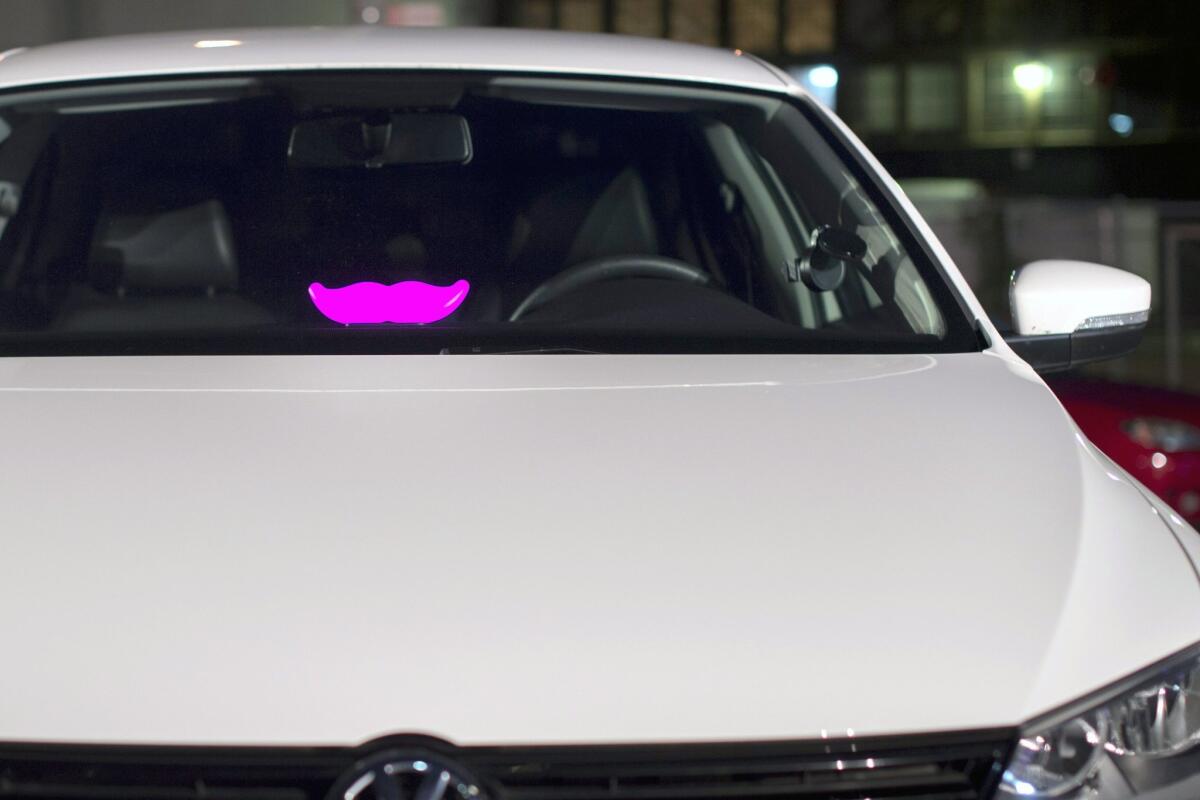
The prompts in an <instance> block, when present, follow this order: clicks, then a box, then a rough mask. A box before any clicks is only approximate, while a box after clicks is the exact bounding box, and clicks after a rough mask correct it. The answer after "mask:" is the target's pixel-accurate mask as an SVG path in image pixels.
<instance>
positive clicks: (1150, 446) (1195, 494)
mask: <svg viewBox="0 0 1200 800" xmlns="http://www.w3.org/2000/svg"><path fill="white" fill-rule="evenodd" d="M1049 383H1050V388H1051V389H1053V390H1054V392H1055V394H1057V395H1058V397H1059V399H1060V400H1062V403H1063V405H1064V406H1066V409H1067V411H1069V412H1070V413H1071V416H1072V417H1074V418H1075V422H1076V423H1078V425H1079V427H1080V428H1081V429H1082V430H1083V432H1084V433H1085V434H1086V435H1087V437H1088V438H1089V439H1091V440H1092V441H1093V442H1095V444H1096V446H1097V447H1099V448H1100V449H1101V450H1103V451H1104V452H1105V453H1107V454H1108V456H1109V458H1111V459H1112V460H1113V461H1116V462H1117V463H1118V464H1120V465H1121V466H1122V467H1124V468H1125V469H1126V470H1128V471H1129V473H1130V474H1132V475H1133V476H1134V477H1136V478H1137V479H1138V480H1140V481H1141V482H1142V483H1144V484H1145V485H1146V487H1147V488H1149V489H1150V490H1151V491H1153V492H1154V493H1156V494H1157V495H1158V496H1159V497H1161V498H1163V499H1164V500H1166V501H1167V502H1168V503H1170V504H1171V507H1172V508H1174V509H1175V510H1176V511H1178V512H1179V514H1180V515H1181V516H1183V517H1184V519H1186V520H1187V521H1188V522H1190V523H1192V524H1193V525H1195V524H1197V523H1198V522H1200V396H1196V395H1191V394H1185V393H1183V392H1174V391H1170V390H1167V389H1155V388H1151V387H1148V386H1131V385H1126V384H1119V383H1108V382H1105V381H1097V380H1085V379H1081V378H1055V379H1053V380H1051V381H1049Z"/></svg>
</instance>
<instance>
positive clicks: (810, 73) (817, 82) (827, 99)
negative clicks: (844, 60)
mask: <svg viewBox="0 0 1200 800" xmlns="http://www.w3.org/2000/svg"><path fill="white" fill-rule="evenodd" d="M789 72H790V73H791V74H792V77H793V78H795V79H796V81H797V82H798V83H799V84H800V85H801V86H803V87H804V88H805V89H807V90H808V93H809V94H811V95H812V96H813V98H814V99H815V100H817V102H819V103H821V104H822V105H825V106H828V107H829V108H831V109H834V110H836V108H837V85H838V71H837V67H835V66H833V65H832V64H813V65H811V66H807V67H792V68H791V69H790V70H789Z"/></svg>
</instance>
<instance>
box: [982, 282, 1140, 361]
mask: <svg viewBox="0 0 1200 800" xmlns="http://www.w3.org/2000/svg"><path fill="white" fill-rule="evenodd" d="M1009 302H1010V304H1011V305H1012V315H1013V327H1014V329H1015V333H1014V334H1013V335H1011V336H1008V337H1006V338H1005V341H1007V342H1008V344H1009V346H1010V347H1012V349H1013V350H1014V351H1016V353H1017V355H1019V356H1021V357H1022V358H1024V359H1025V360H1026V361H1028V362H1029V363H1030V365H1031V366H1033V367H1034V369H1036V370H1038V371H1039V372H1057V371H1060V370H1065V369H1070V368H1071V367H1074V366H1077V365H1079V364H1086V363H1088V362H1091V361H1100V360H1102V359H1106V358H1115V357H1117V356H1122V355H1125V354H1126V353H1129V352H1131V351H1132V350H1133V349H1134V348H1135V347H1137V345H1138V342H1140V341H1141V338H1142V332H1143V331H1144V330H1145V328H1146V322H1147V321H1148V320H1149V319H1150V284H1149V282H1147V281H1146V280H1145V279H1144V278H1141V277H1139V276H1137V275H1134V274H1133V273H1131V272H1125V271H1124V270H1120V269H1115V268H1113V267H1105V266H1102V265H1100V264H1089V263H1087V262H1085V261H1035V262H1033V263H1031V264H1026V265H1025V266H1024V267H1022V268H1020V269H1019V270H1017V271H1016V272H1015V273H1013V279H1012V284H1011V285H1010V287H1009Z"/></svg>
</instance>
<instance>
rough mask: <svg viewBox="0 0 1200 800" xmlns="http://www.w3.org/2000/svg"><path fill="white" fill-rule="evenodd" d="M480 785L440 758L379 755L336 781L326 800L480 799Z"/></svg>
mask: <svg viewBox="0 0 1200 800" xmlns="http://www.w3.org/2000/svg"><path fill="white" fill-rule="evenodd" d="M483 797H484V795H483V790H482V789H481V788H480V786H479V782H478V781H477V780H475V778H474V777H472V776H471V774H470V773H469V772H467V771H466V770H465V769H463V768H462V767H460V766H458V765H457V764H454V763H452V762H450V761H447V760H445V759H443V758H441V757H440V756H436V755H433V754H424V753H417V754H414V753H412V752H403V751H398V750H393V751H388V752H385V753H379V754H378V755H375V756H372V757H371V758H368V759H366V760H365V761H360V762H358V763H357V764H355V765H354V768H353V769H351V770H350V771H349V772H347V773H346V774H345V775H343V776H342V777H341V778H339V779H338V781H337V783H335V784H334V785H333V788H331V789H330V790H329V796H328V798H327V800H483Z"/></svg>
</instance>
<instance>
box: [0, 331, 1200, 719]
mask: <svg viewBox="0 0 1200 800" xmlns="http://www.w3.org/2000/svg"><path fill="white" fill-rule="evenodd" d="M0 419H4V420H10V421H17V420H19V421H20V424H11V425H8V426H6V431H5V438H6V445H5V452H6V453H7V454H9V456H8V457H7V458H4V459H0V487H3V494H4V503H3V505H4V514H5V519H6V520H9V521H10V524H9V526H8V528H7V531H6V535H5V559H4V567H3V580H0V630H2V631H3V633H4V643H5V652H6V653H7V654H9V655H10V657H7V658H5V659H2V660H0V686H4V687H9V688H6V689H5V690H4V691H3V692H0V739H37V740H60V741H67V740H69V741H129V742H133V741H140V742H243V743H289V742H304V743H347V742H357V741H361V740H364V739H368V738H370V737H373V736H376V735H379V734H384V733H388V732H396V731H421V732H427V733H431V734H435V735H438V736H443V737H446V738H448V739H450V740H453V741H456V742H464V743H466V742H472V743H478V742H598V741H625V742H634V741H664V740H671V741H673V740H714V739H719V740H734V739H758V738H786V737H807V736H814V735H819V733H820V731H821V730H823V729H824V730H827V731H832V732H835V733H844V731H845V730H846V729H850V728H852V729H853V730H854V731H856V732H858V733H860V734H862V733H878V732H890V731H915V730H936V729H949V728H969V727H976V726H990V725H1010V724H1015V723H1017V722H1019V721H1020V720H1022V719H1024V718H1026V717H1029V716H1031V715H1033V714H1036V713H1039V712H1041V711H1044V710H1046V709H1048V708H1050V707H1053V706H1056V705H1058V704H1060V703H1063V702H1065V701H1069V700H1071V699H1072V698H1074V697H1076V696H1078V695H1080V694H1082V693H1084V692H1086V691H1088V690H1090V689H1094V688H1097V687H1099V686H1101V685H1103V684H1106V683H1107V682H1109V681H1112V680H1113V679H1115V678H1118V677H1120V676H1122V675H1124V674H1126V673H1129V672H1131V671H1133V670H1136V669H1137V668H1139V667H1141V666H1143V665H1145V664H1147V663H1149V662H1152V661H1154V660H1156V659H1158V658H1160V657H1162V656H1164V655H1166V654H1168V653H1171V652H1172V651H1174V650H1176V649H1179V648H1182V647H1184V646H1186V645H1188V644H1191V643H1192V642H1194V641H1196V640H1200V605H1198V603H1197V601H1198V600H1200V584H1198V583H1197V580H1196V577H1195V575H1194V574H1193V572H1192V568H1191V566H1190V565H1189V563H1188V561H1187V559H1186V558H1185V557H1184V556H1183V554H1182V552H1181V550H1180V548H1179V546H1178V544H1177V543H1176V542H1175V540H1174V539H1173V537H1172V536H1171V534H1170V532H1169V531H1168V529H1167V528H1166V527H1164V525H1163V524H1162V521H1161V519H1159V518H1158V517H1157V516H1156V515H1155V514H1153V513H1152V510H1151V506H1150V505H1149V504H1147V503H1146V501H1145V500H1144V499H1143V498H1142V497H1141V496H1140V494H1139V493H1138V491H1137V490H1136V489H1135V487H1134V486H1133V485H1132V484H1131V483H1130V482H1129V481H1128V480H1127V479H1125V478H1124V477H1123V476H1121V475H1120V474H1117V473H1112V474H1111V475H1110V470H1108V469H1106V465H1105V464H1104V463H1102V461H1100V460H1099V459H1097V458H1095V457H1094V455H1093V454H1092V453H1091V452H1090V450H1089V448H1088V447H1087V446H1086V445H1085V444H1084V443H1083V441H1082V439H1081V438H1077V433H1076V431H1075V428H1074V426H1073V425H1072V424H1071V422H1070V421H1069V419H1068V418H1067V416H1066V414H1065V412H1063V410H1062V408H1061V407H1060V406H1059V404H1058V403H1057V402H1056V401H1055V399H1054V398H1053V396H1052V395H1051V394H1050V393H1049V391H1048V390H1047V389H1046V388H1045V387H1044V385H1042V383H1041V382H1040V381H1039V380H1038V379H1037V378H1036V376H1034V375H1033V374H1032V373H1031V372H1030V371H1029V370H1028V368H1026V367H1024V366H1023V365H1020V364H1013V363H1010V362H1008V361H1006V360H1004V359H1001V358H998V357H996V356H993V355H988V354H962V355H952V356H938V357H932V356H755V357H737V356H689V357H677V356H478V357H468V356H443V357H419V356H396V357H380V356H375V357H210V358H96V359H86V358H82V359H10V360H5V361H0ZM14 453H20V454H21V457H20V458H14V457H12V455H11V454H14ZM13 520H20V521H21V527H20V530H19V531H17V530H14V528H13V527H12V525H11V521H13ZM11 654H22V657H19V658H13V657H11ZM12 687H20V689H19V690H13V688H12Z"/></svg>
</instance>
